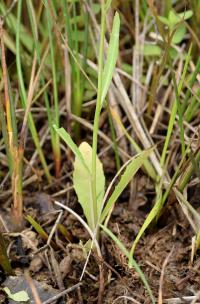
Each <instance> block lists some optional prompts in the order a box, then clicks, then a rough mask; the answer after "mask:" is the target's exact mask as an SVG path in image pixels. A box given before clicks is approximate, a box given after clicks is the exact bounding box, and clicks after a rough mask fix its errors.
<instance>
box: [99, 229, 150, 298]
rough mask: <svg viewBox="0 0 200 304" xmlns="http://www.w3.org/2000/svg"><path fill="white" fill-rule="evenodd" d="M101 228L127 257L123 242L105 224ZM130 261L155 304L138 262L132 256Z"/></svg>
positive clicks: (127, 253)
mask: <svg viewBox="0 0 200 304" xmlns="http://www.w3.org/2000/svg"><path fill="white" fill-rule="evenodd" d="M100 226H101V228H102V229H103V230H104V231H105V232H106V233H107V235H108V236H109V237H110V238H111V239H112V240H113V241H114V242H115V243H116V244H117V246H118V247H119V249H120V250H121V251H122V252H123V254H124V255H125V256H126V257H127V258H129V252H128V250H127V249H126V248H125V246H124V244H123V243H122V242H121V241H120V240H119V239H118V238H117V237H116V236H115V235H114V234H113V233H112V231H110V230H109V229H108V228H107V227H106V226H103V225H100ZM131 262H132V266H133V267H134V268H135V270H136V272H137V273H138V275H139V276H140V279H141V281H142V282H143V284H144V286H145V288H146V290H147V291H148V293H149V296H150V298H151V301H152V303H154V304H155V299H154V296H153V293H152V290H151V287H150V286H149V283H148V281H147V279H146V278H145V275H144V273H143V271H142V270H141V268H140V266H139V265H138V263H137V262H136V261H135V260H134V258H133V257H132V258H131ZM132 266H131V268H132Z"/></svg>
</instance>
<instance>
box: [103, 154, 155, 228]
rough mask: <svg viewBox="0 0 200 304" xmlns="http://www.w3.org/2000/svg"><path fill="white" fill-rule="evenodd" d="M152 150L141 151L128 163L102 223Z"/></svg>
mask: <svg viewBox="0 0 200 304" xmlns="http://www.w3.org/2000/svg"><path fill="white" fill-rule="evenodd" d="M151 152H152V149H149V150H145V151H143V152H141V153H140V154H138V155H136V156H135V157H134V158H133V159H132V161H131V162H130V163H129V164H128V165H127V167H126V169H125V172H124V174H122V176H121V179H120V181H119V183H118V184H117V186H116V187H115V190H114V191H113V193H112V195H111V196H110V198H109V200H108V202H107V204H106V206H105V208H104V210H103V212H102V215H101V223H102V222H103V221H104V219H105V218H106V216H107V215H108V213H109V211H110V210H111V208H112V206H113V205H114V203H115V202H116V200H117V199H118V197H119V196H120V194H121V193H122V191H123V190H124V189H125V188H126V186H127V185H128V183H129V182H130V181H131V179H132V178H133V176H134V175H135V174H136V172H137V171H138V170H139V168H140V167H141V166H142V165H143V164H144V161H145V160H146V159H147V157H148V156H149V155H150V153H151Z"/></svg>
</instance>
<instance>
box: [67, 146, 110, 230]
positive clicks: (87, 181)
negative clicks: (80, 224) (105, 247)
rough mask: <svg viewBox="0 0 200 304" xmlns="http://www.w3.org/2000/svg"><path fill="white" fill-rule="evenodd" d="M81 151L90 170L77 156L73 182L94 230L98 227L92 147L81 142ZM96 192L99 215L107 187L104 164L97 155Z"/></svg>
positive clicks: (89, 223)
mask: <svg viewBox="0 0 200 304" xmlns="http://www.w3.org/2000/svg"><path fill="white" fill-rule="evenodd" d="M79 153H81V155H82V158H83V159H84V162H85V163H86V164H87V167H88V170H86V169H85V167H84V166H83V163H82V162H81V161H80V157H78V156H76V157H75V162H74V172H73V184H74V189H75V191H76V194H77V196H78V201H79V203H80V204H81V206H82V208H83V212H84V214H85V217H86V219H87V222H88V225H89V226H90V228H91V229H92V230H94V229H95V227H96V224H97V223H96V222H95V217H94V214H95V211H94V210H93V198H92V148H91V147H90V145H89V144H87V143H86V142H83V143H81V145H80V146H79ZM96 180H97V183H96V193H97V206H96V214H97V215H98V217H99V216H100V214H101V211H102V201H103V196H104V189H105V177H104V173H103V166H102V163H101V162H100V160H99V158H98V157H96Z"/></svg>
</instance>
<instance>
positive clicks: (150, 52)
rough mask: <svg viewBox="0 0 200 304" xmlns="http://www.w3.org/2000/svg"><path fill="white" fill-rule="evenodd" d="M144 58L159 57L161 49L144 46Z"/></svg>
mask: <svg viewBox="0 0 200 304" xmlns="http://www.w3.org/2000/svg"><path fill="white" fill-rule="evenodd" d="M143 54H144V56H160V55H161V48H160V47H159V46H158V45H155V44H150V43H149V44H145V45H144V49H143Z"/></svg>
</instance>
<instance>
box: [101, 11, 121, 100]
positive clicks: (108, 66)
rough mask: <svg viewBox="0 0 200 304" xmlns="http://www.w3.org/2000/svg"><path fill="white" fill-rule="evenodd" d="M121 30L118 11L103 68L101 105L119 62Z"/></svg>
mask: <svg viewBox="0 0 200 304" xmlns="http://www.w3.org/2000/svg"><path fill="white" fill-rule="evenodd" d="M119 30H120V18H119V14H118V13H116V14H115V17H114V20H113V28H112V32H111V37H110V42H109V46H108V55H107V60H106V63H105V67H104V70H103V83H102V94H101V105H103V102H104V100H105V97H106V95H107V93H108V89H109V86H110V83H111V80H112V77H113V72H114V69H115V65H116V62H117V56H118V51H119Z"/></svg>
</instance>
